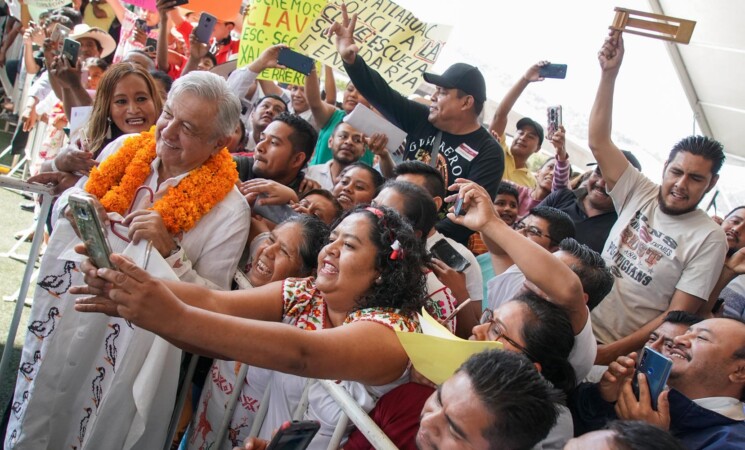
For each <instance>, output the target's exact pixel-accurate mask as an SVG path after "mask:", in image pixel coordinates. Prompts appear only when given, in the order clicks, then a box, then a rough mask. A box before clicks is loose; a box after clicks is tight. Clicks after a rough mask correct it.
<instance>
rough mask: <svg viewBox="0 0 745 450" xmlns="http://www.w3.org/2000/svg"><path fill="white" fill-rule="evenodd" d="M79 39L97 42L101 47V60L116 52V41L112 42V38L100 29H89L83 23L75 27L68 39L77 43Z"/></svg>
mask: <svg viewBox="0 0 745 450" xmlns="http://www.w3.org/2000/svg"><path fill="white" fill-rule="evenodd" d="M81 38H88V39H93V40H95V41H97V42H98V43H99V44H100V45H101V58H105V57H107V56H109V55H110V54H111V53H113V52H114V50H116V41H114V38H113V37H111V35H110V34H109V33H107V32H105V31H104V30H102V29H100V28H96V27H91V26H89V25H87V24H84V23H81V24H78V25H75V28H74V29H73V30H72V33H70V39H75V40H76V41H78V40H80V39H81Z"/></svg>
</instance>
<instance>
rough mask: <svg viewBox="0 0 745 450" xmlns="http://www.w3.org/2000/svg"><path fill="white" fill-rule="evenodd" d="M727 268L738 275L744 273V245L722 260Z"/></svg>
mask: <svg viewBox="0 0 745 450" xmlns="http://www.w3.org/2000/svg"><path fill="white" fill-rule="evenodd" d="M724 265H725V266H726V267H727V269H729V270H731V271H733V272H734V273H736V274H738V275H742V274H743V273H745V247H743V248H741V249H740V250H738V251H736V252H735V253H734V254H733V255H732V256H730V257H729V258H727V259H726V260H725V262H724Z"/></svg>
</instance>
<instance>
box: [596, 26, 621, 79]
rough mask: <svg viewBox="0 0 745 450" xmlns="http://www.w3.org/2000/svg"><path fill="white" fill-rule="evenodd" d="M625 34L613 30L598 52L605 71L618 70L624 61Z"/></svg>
mask: <svg viewBox="0 0 745 450" xmlns="http://www.w3.org/2000/svg"><path fill="white" fill-rule="evenodd" d="M623 51H624V48H623V36H621V32H620V31H615V30H614V31H611V32H610V33H609V35H608V37H607V38H605V42H604V43H603V46H602V47H601V48H600V51H599V52H598V62H600V68H601V69H603V72H616V73H618V69H620V68H621V62H622V61H623Z"/></svg>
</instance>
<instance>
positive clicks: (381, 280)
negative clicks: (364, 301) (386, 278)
mask: <svg viewBox="0 0 745 450" xmlns="http://www.w3.org/2000/svg"><path fill="white" fill-rule="evenodd" d="M375 284H378V285H380V284H383V276H382V275H381V276H379V277H378V278H376V279H375Z"/></svg>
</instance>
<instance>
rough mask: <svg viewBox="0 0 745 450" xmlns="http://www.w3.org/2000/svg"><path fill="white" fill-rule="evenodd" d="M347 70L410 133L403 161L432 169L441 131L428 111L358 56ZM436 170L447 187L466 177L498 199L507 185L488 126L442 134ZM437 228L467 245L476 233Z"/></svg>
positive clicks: (444, 224) (500, 156) (499, 153)
mask: <svg viewBox="0 0 745 450" xmlns="http://www.w3.org/2000/svg"><path fill="white" fill-rule="evenodd" d="M344 68H345V69H346V71H347V74H348V75H349V78H350V79H351V80H352V82H353V83H354V86H355V87H356V88H357V90H359V91H360V93H361V94H362V95H363V96H364V97H365V98H366V99H367V100H368V101H369V102H370V104H371V105H372V106H373V107H374V108H375V109H377V110H378V111H379V112H380V113H381V114H383V116H384V117H385V118H386V119H388V120H389V121H391V122H392V123H393V124H395V125H396V126H398V127H399V128H401V129H402V130H404V131H405V132H406V133H407V136H406V143H405V148H406V150H405V153H404V159H405V160H419V161H423V162H425V163H427V164H429V163H430V160H431V155H432V146H433V144H434V141H435V138H436V136H437V134H438V133H440V132H441V130H439V129H437V128H435V126H434V125H432V124H431V123H430V122H429V120H428V117H429V108H428V107H427V106H425V105H423V104H421V103H417V102H415V101H412V100H409V99H407V98H406V97H404V96H402V95H401V94H399V93H398V92H396V91H394V90H393V89H391V87H390V86H389V85H388V83H387V82H386V81H385V80H384V79H383V77H381V76H380V74H378V73H377V72H375V71H374V70H373V69H371V68H369V67H368V66H367V64H365V61H364V60H363V59H362V58H360V57H359V56H358V57H357V58H356V59H355V61H354V63H353V64H346V63H345V64H344ZM436 167H437V168H438V170H439V171H440V173H441V174H442V176H443V178H444V179H445V184H446V186H450V185H451V184H452V183H453V182H455V179H456V178H467V179H469V180H472V181H475V182H476V183H478V184H480V185H481V186H483V187H484V189H486V190H487V192H489V195H491V197H492V200H493V199H494V197H495V196H496V195H497V188H498V187H499V183H500V181H502V174H503V172H504V154H503V153H502V149H501V148H500V147H499V143H498V142H497V141H496V140H495V139H494V138H493V137H492V136H491V135H490V134H489V132H488V131H487V130H486V129H485V128H483V127H480V128H479V129H478V130H476V131H473V132H471V133H468V134H462V135H455V134H450V133H445V132H442V137H441V141H440V151H439V154H438V156H437V165H436ZM437 229H438V230H439V231H440V232H441V233H443V234H445V235H446V236H449V237H451V238H452V239H455V240H456V241H459V242H461V243H463V244H466V243H467V241H468V237H469V236H470V235H471V234H472V232H471V231H470V230H468V229H467V228H464V227H461V226H458V225H455V224H454V223H452V222H450V221H449V220H447V219H444V220H442V221H440V222H439V223H438V224H437Z"/></svg>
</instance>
